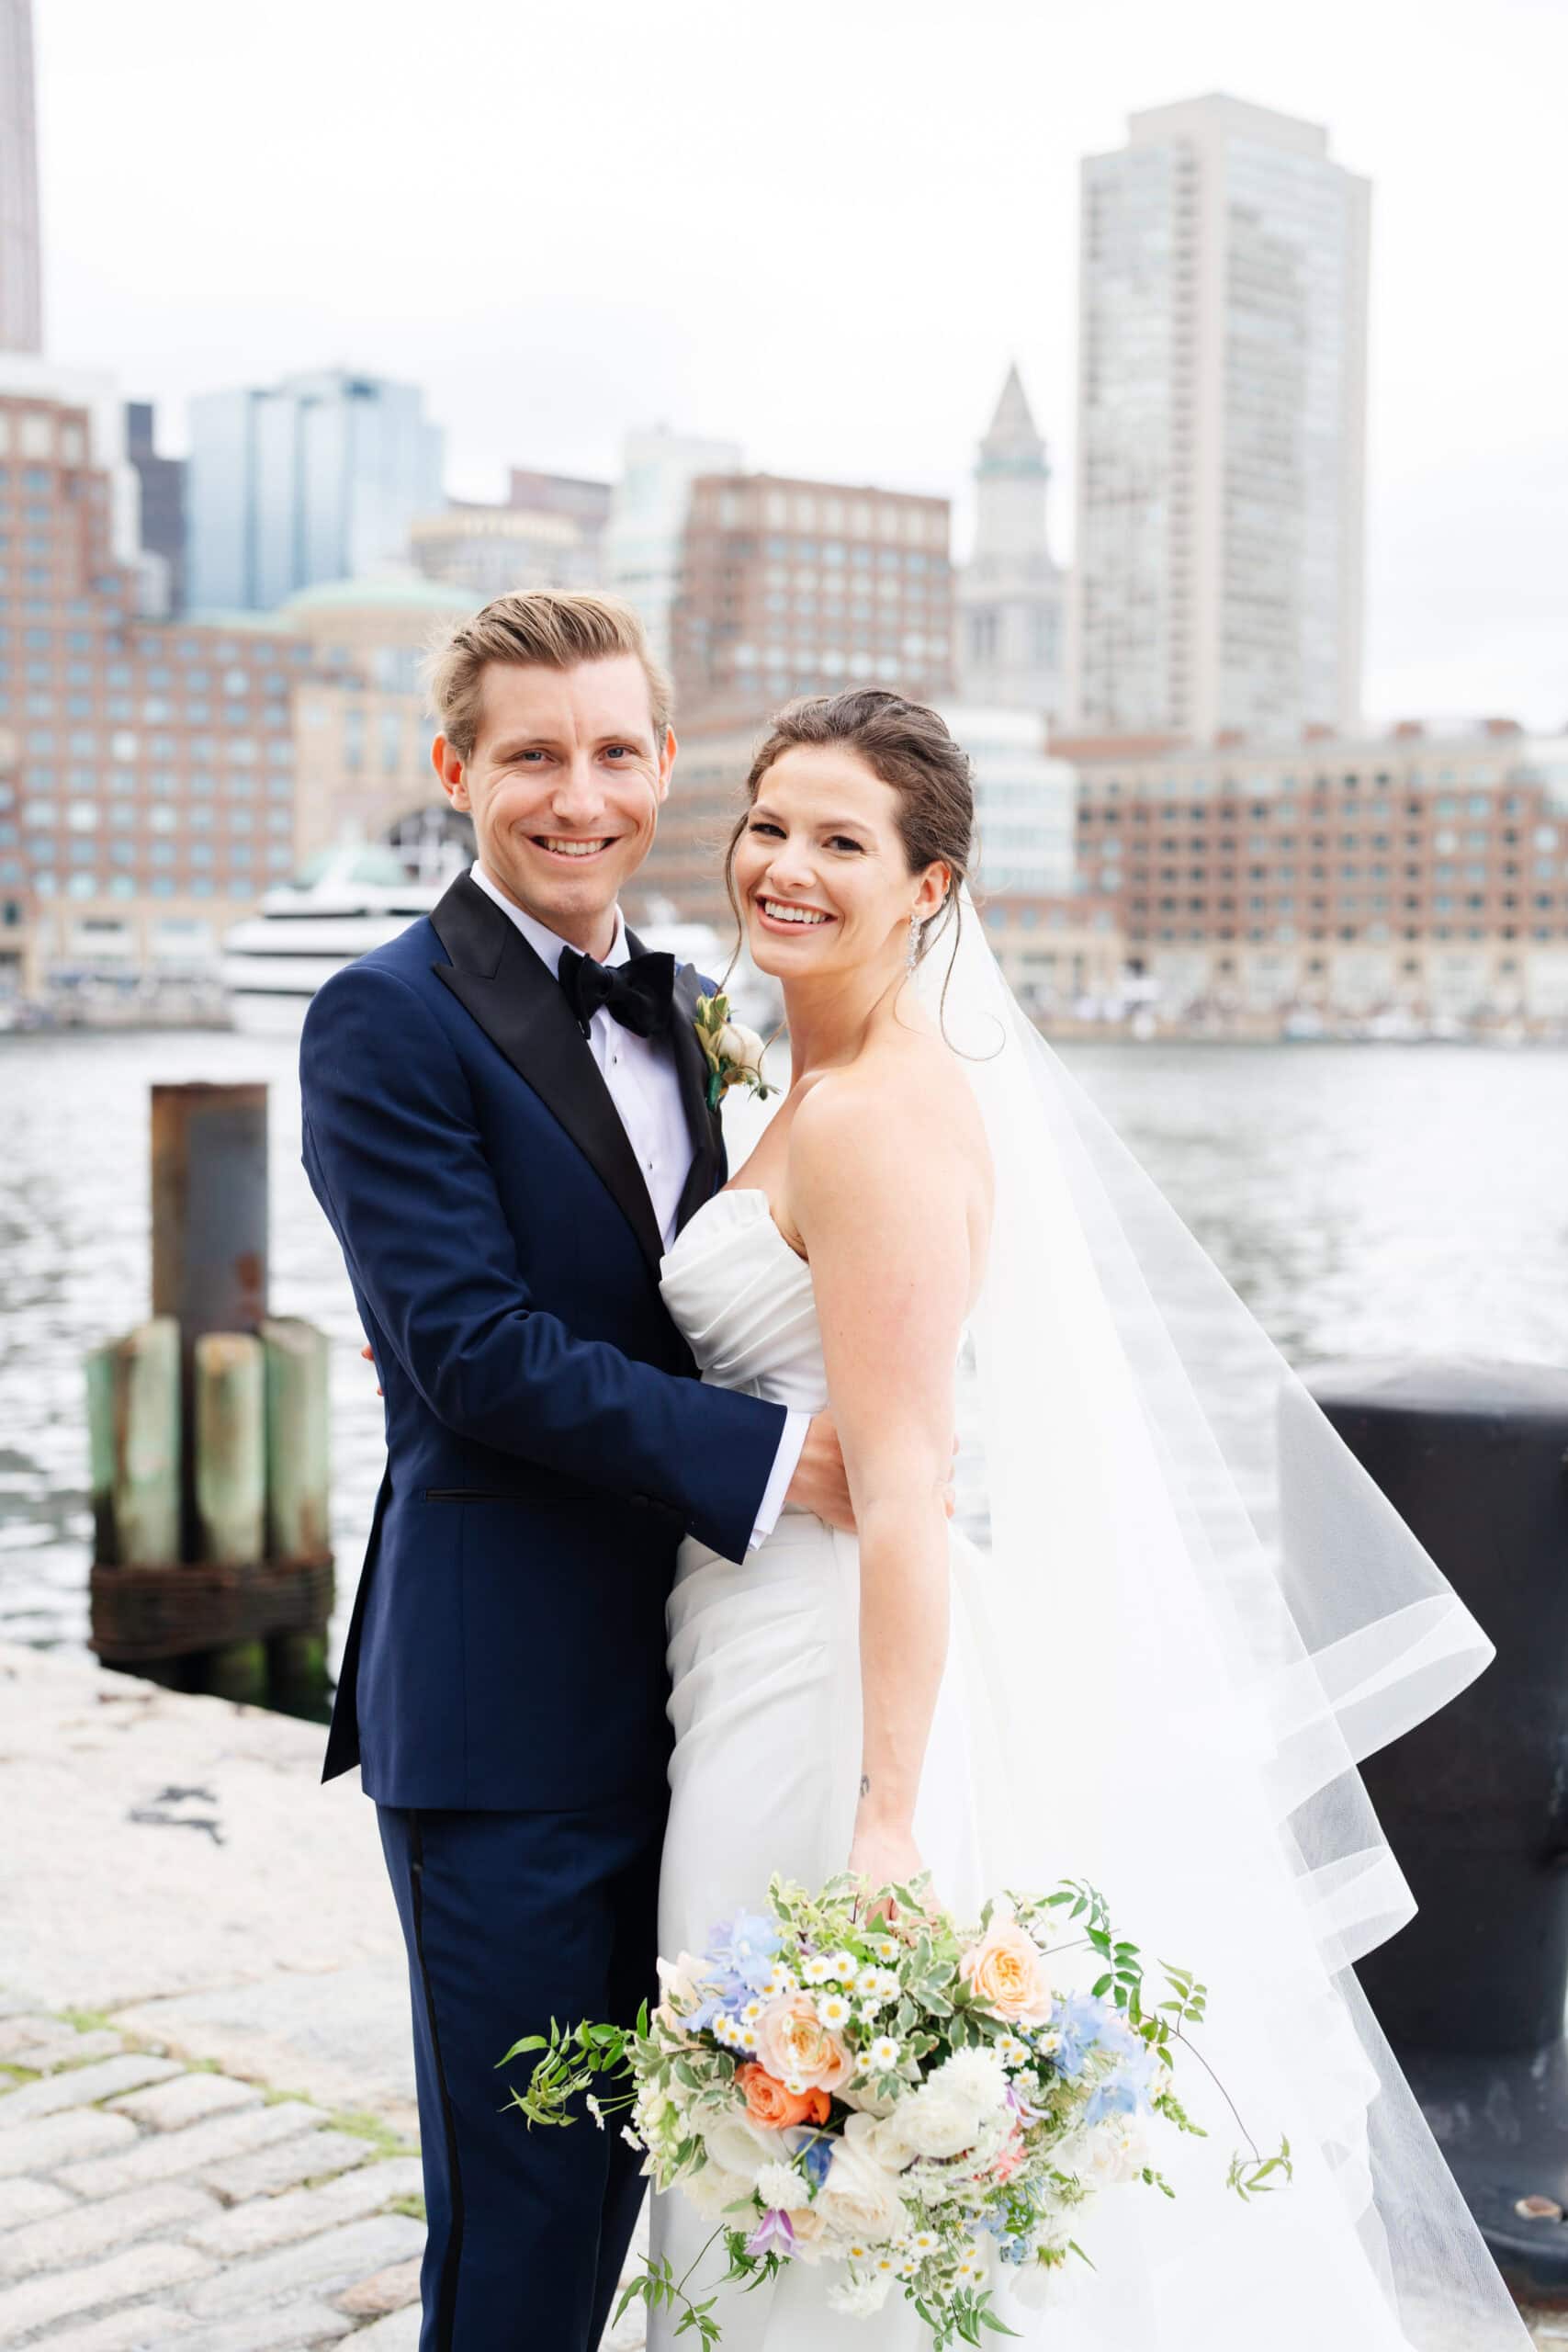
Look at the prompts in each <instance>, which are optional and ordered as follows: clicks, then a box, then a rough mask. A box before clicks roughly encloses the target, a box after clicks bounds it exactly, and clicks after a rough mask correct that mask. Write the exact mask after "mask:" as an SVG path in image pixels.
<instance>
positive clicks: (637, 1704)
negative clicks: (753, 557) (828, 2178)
mask: <svg viewBox="0 0 1568 2352" xmlns="http://www.w3.org/2000/svg"><path fill="white" fill-rule="evenodd" d="M433 695H434V704H435V707H436V711H437V715H438V718H439V722H440V727H441V732H440V734H439V735H438V736H437V737H436V739H435V743H434V763H435V767H436V771H437V773H438V775H440V777H441V781H442V784H443V786H444V787H445V789H446V794H447V797H448V798H449V799H450V800H451V802H452V804H453V806H454V807H455V808H457V809H467V810H468V811H470V812H471V814H472V817H473V821H474V830H475V834H476V837H477V841H478V848H479V854H478V859H477V862H476V863H475V865H474V866H473V868H472V871H471V872H470V873H468V874H467V875H465V876H462V877H461V878H460V879H459V880H458V881H457V882H455V883H454V884H453V885H452V887H451V888H450V889H449V890H448V891H447V893H446V897H445V898H444V899H442V901H441V903H440V905H439V906H438V907H437V908H436V910H435V911H434V914H433V915H432V916H431V917H430V918H429V919H428V920H427V921H421V922H416V923H414V924H413V925H412V927H411V928H410V929H409V930H407V931H405V932H404V933H402V934H401V936H400V937H399V938H397V939H395V940H393V941H392V942H391V943H390V944H389V945H387V946H385V947H379V948H377V949H376V950H375V951H374V952H373V953H372V954H370V955H368V956H363V957H362V958H361V959H360V960H359V961H358V962H357V963H355V964H353V965H351V966H349V967H347V968H346V969H345V970H344V971H342V972H340V973H338V974H337V975H335V976H334V978H332V979H330V980H329V981H328V982H327V983H326V985H325V987H324V988H323V989H321V992H320V993H319V995H318V996H317V997H316V998H315V1000H314V1001H313V1002H312V1004H311V1006H310V1013H309V1016H308V1018H307V1020H306V1023H305V1031H304V1037H303V1042H302V1046H301V1051H300V1080H301V1085H302V1089H303V1094H304V1159H305V1166H306V1169H307V1170H308V1172H309V1174H310V1182H311V1184H312V1186H313V1188H314V1190H315V1193H316V1196H317V1198H318V1200H319V1201H320V1202H321V1206H322V1208H323V1209H324V1210H325V1212H326V1214H327V1216H328V1217H329V1218H330V1220H331V1222H332V1225H333V1229H334V1231H335V1232H336V1234H337V1237H338V1239H339V1240H340V1242H341V1243H342V1245H343V1250H344V1257H345V1259H346V1260H347V1262H348V1271H349V1276H350V1279H351V1281H352V1283H353V1285H354V1293H355V1300H356V1303H357V1305H358V1308H359V1313H360V1316H361V1318H362V1320H363V1323H364V1327H365V1330H366V1334H367V1338H368V1340H369V1341H370V1344H371V1349H372V1351H373V1353H374V1357H375V1362H376V1366H377V1371H378V1375H379V1378H380V1382H381V1386H382V1388H383V1390H384V1392H385V1396H386V1419H387V1451H388V1463H387V1474H386V1476H385V1478H384V1479H383V1481H382V1484H381V1491H380V1493H379V1495H378V1498H377V1503H376V1512H375V1518H374V1521H373V1523H372V1527H371V1532H370V1542H369V1548H368V1551H367V1555H366V1561H365V1567H364V1571H363V1574H362V1576H361V1578H360V1584H359V1590H358V1595H357V1597H356V1599H355V1608H354V1616H353V1621H352V1623H351V1624H350V1626H349V1632H348V1639H347V1645H346V1647H345V1650H344V1661H343V1670H342V1676H341V1679H340V1682H339V1687H338V1694H337V1703H336V1707H335V1710H334V1713H333V1724H332V1731H331V1734H330V1736H329V1739H328V1744H327V1758H326V1769H325V1772H324V1775H323V1777H324V1778H325V1779H329V1780H330V1779H332V1778H333V1775H334V1774H336V1773H339V1772H344V1771H347V1770H349V1768H350V1767H351V1766H352V1765H353V1764H355V1762H357V1763H358V1764H359V1766H360V1770H361V1777H362V1781H363V1784H364V1787H365V1790H366V1792H367V1795H369V1796H370V1797H372V1798H374V1800H375V1802H376V1805H377V1808H378V1821H379V1826H380V1832H381V1841H382V1845H383V1848H384V1849H385V1853H386V1858H387V1867H388V1870H389V1872H390V1874H391V1881H392V1887H393V1891H394V1893H395V1894H396V1897H397V1904H398V1910H399V1914H400V1917H401V1920H402V1927H403V1935H404V1939H405V1940H406V1942H407V1945H408V1952H409V1975H410V1984H411V1989H412V1999H413V2030H414V2054H415V2067H416V2073H417V2078H418V2087H419V2112H420V2127H421V2138H422V2142H423V2161H424V2178H425V2202H426V2209H427V2212H428V2217H429V2242H428V2246H427V2250H426V2254H425V2258H424V2267H423V2279H422V2286H423V2306H424V2312H423V2330H422V2333H421V2335H420V2347H421V2352H592V2346H594V2345H595V2344H596V2343H597V2342H598V2339H599V2335H600V2331H601V2329H602V2328H603V2326H604V2320H605V2315H606V2312H607V2311H608V2309H609V2306H610V2301H611V2298H612V2296H613V2293H614V2290H615V2281H616V2278H617V2275H618V2273H619V2270H620V2267H621V2264H622V2261H623V2258H624V2256H625V2254H626V2245H627V2242H628V2240H629V2238H630V2234H631V2230H632V2224H633V2221H634V2219H635V2216H636V2212H637V2203H638V2200H639V2199H640V2196H641V2190H642V2182H641V2178H640V2176H639V2173H638V2170H637V2165H638V2159H637V2155H636V2154H634V2152H633V2151H632V2150H631V2149H630V2148H628V2147H627V2146H626V2144H625V2143H624V2142H623V2141H622V2140H621V2138H620V2136H619V2133H618V2132H617V2131H613V2130H611V2131H597V2130H595V2128H594V2127H593V2125H592V2123H590V2122H588V2121H586V2120H581V2121H579V2122H578V2123H577V2124H576V2125H575V2126H574V2127H573V2128H571V2129H570V2130H568V2131H549V2132H533V2133H531V2132H530V2131H528V2129H527V2127H526V2126H525V2123H524V2121H523V2119H522V2117H521V2116H520V2115H518V2114H517V2113H515V2112H514V2111H512V2112H509V2111H507V2109H505V2106H504V2101H505V2098H506V2094H507V2077H506V2076H505V2075H503V2074H501V2073H498V2072H497V2061H498V2060H499V2059H500V2057H501V2055H502V2052H503V2051H505V2050H507V2049H509V2048H510V2047H511V2045H512V2043H513V2041H515V2040H516V2039H517V2038H518V2037H519V2036H520V2035H522V2034H525V2033H531V2032H538V2031H544V2030H547V2029H548V2025H549V2021H550V2019H551V2018H559V2019H560V2020H561V2021H562V2022H563V2023H564V2022H571V2021H575V2020H576V2019H577V2018H583V2017H587V2018H613V2019H617V2020H628V2019H630V2018H632V2017H634V2016H635V2015H636V2012H637V2005H638V2003H639V2002H640V2001H641V2000H642V1999H643V1998H644V1996H646V1995H649V1993H650V1992H651V1991H652V1990H653V1977H654V1967H653V1962H654V1953H655V1930H656V1902H657V1890H658V1871H659V1855H660V1837H661V1834H662V1829H663V1824H664V1815H665V1805H666V1798H667V1787H666V1781H665V1768H666V1762H667V1758H668V1752H669V1729H668V1724H667V1721H666V1717H665V1699H666V1695H667V1684H666V1679H665V1666H664V1603H665V1597H666V1594H667V1591H668V1589H669V1585H670V1580H671V1574H672V1571H673V1567H674V1561H675V1553H676V1548H677V1546H678V1544H679V1543H680V1541H681V1538H682V1535H683V1534H686V1533H688V1532H690V1533H691V1534H693V1535H694V1536H696V1537H698V1538H699V1539H700V1541H701V1542H703V1543H704V1544H709V1545H711V1546H712V1547H713V1548H714V1550H716V1552H718V1553H719V1554H720V1555H722V1556H723V1557H725V1558H726V1559H730V1560H739V1559H741V1558H743V1557H744V1555H745V1554H746V1552H747V1550H748V1548H749V1547H750V1546H751V1545H752V1544H756V1543H760V1542H761V1541H762V1540H763V1539H764V1537H765V1536H766V1535H767V1534H769V1533H770V1532H772V1528H773V1521H774V1520H775V1518H776V1516H777V1514H778V1512H779V1510H780V1509H781V1508H782V1506H783V1505H784V1501H785V1500H786V1499H788V1500H789V1501H790V1502H792V1503H794V1504H796V1505H798V1506H800V1507H801V1508H803V1509H805V1510H811V1511H815V1512H817V1513H818V1515H820V1516H821V1517H823V1518H825V1519H828V1520H830V1521H834V1522H835V1523H837V1524H839V1525H840V1526H847V1525H849V1524H850V1523H851V1514H850V1508H849V1499H848V1492H847V1488H846V1486H845V1482H844V1476H843V1467H842V1464H841V1462H840V1457H839V1453H838V1447H837V1442H836V1441H835V1438H834V1435H833V1431H832V1426H831V1423H830V1421H829V1420H828V1419H827V1418H826V1417H822V1418H820V1419H817V1420H813V1421H811V1422H810V1423H809V1425H807V1419H806V1417H805V1416H803V1415H798V1414H786V1413H785V1412H784V1409H783V1408H781V1407H779V1406H776V1405H771V1404H765V1403H763V1402H761V1400H760V1399H759V1398H756V1397H745V1396H739V1395H736V1394H732V1393H731V1392H729V1391H728V1390H725V1389H721V1388H712V1387H704V1386H702V1385H700V1384H699V1383H698V1382H697V1381H696V1380H695V1379H694V1377H693V1372H694V1366H693V1363H692V1361H691V1358H690V1356H689V1354H688V1352H687V1351H686V1348H685V1346H684V1344H683V1342H682V1340H681V1338H680V1337H679V1335H678V1334H677V1332H676V1330H675V1329H674V1327H673V1325H672V1324H671V1321H670V1319H669V1317H667V1315H666V1314H665V1312H664V1308H663V1306H662V1303H661V1301H660V1293H659V1287H658V1273H659V1261H660V1254H661V1252H662V1251H663V1250H666V1249H667V1248H668V1247H669V1245H670V1243H671V1241H672V1239H673V1238H674V1236H675V1234H676V1232H677V1231H678V1229H679V1227H680V1226H681V1225H682V1222H683V1220H684V1219H685V1218H686V1217H688V1216H691V1215H692V1213H693V1211H694V1209H696V1208H697V1207H698V1206H699V1204H701V1203H702V1202H703V1201H705V1199H707V1197H708V1195H709V1194H710V1193H713V1192H714V1191H715V1190H716V1188H717V1186H718V1185H719V1184H720V1183H722V1182H723V1181H724V1176H725V1161H724V1144H723V1139H722V1136H721V1134H720V1129H719V1122H718V1119H717V1117H716V1114H712V1113H710V1112H709V1110H708V1108H707V1105H706V1100H705V1062H704V1059H703V1056H702V1051H701V1047H700V1046H699V1044H698V1040H697V1036H696V1033H695V1030H694V1026H693V1013H694V998H695V995H696V993H697V989H698V987H699V985H700V984H699V982H698V979H697V977H696V975H695V974H694V972H692V971H691V970H690V969H689V968H682V969H679V970H677V969H675V967H674V966H673V963H672V959H671V957H669V956H647V955H644V954H643V953H642V952H641V950H640V949H639V947H638V944H637V941H636V940H635V939H634V938H633V937H632V936H631V934H630V933H627V931H626V926H625V924H624V922H622V920H621V917H620V913H619V910H618V906H617V899H618V895H619V893H620V891H621V889H622V888H624V886H625V885H626V883H627V882H628V881H629V880H630V879H631V877H632V876H633V875H634V874H635V873H636V872H637V868H638V866H639V865H641V864H642V861H643V859H644V857H645V856H646V855H647V854H648V851H649V847H650V845H651V843H652V841H653V836H654V830H655V827H656V825H657V823H658V820H659V811H660V805H661V803H662V802H663V800H664V798H665V796H666V794H667V793H668V791H669V787H670V773H671V764H672V763H673V760H674V757H675V738H674V736H673V734H672V733H671V728H670V716H669V692H668V688H667V686H666V684H665V681H664V679H663V678H662V676H661V675H660V671H659V669H658V667H657V665H656V664H655V663H654V662H653V661H652V659H651V658H650V656H649V650H648V648H647V646H646V644H645V642H644V639H643V635H642V629H641V627H640V624H639V623H638V621H637V618H636V616H635V615H634V614H632V613H631V612H630V611H629V610H627V609H626V608H625V607H624V606H622V605H616V604H615V603H613V602H610V601H609V600H606V599H604V598H601V597H598V596H592V595H555V594H531V595H510V596H502V597H500V598H498V599H497V600H496V602H495V603H493V604H491V605H487V606H486V607H485V608H484V610H483V611H482V612H480V613H479V614H478V615H476V616H475V617H474V618H473V619H472V620H470V621H468V622H467V623H466V624H465V625H464V627H462V628H460V629H458V630H457V633H456V635H455V636H454V637H453V639H451V641H450V643H449V644H448V645H447V646H446V649H445V650H444V652H443V653H442V654H441V656H440V658H439V660H438V662H437V663H436V666H435V671H434V681H433ZM737 1798H738V1801H739V1802H744V1792H740V1791H738V1792H737Z"/></svg>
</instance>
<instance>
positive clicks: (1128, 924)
mask: <svg viewBox="0 0 1568 2352" xmlns="http://www.w3.org/2000/svg"><path fill="white" fill-rule="evenodd" d="M1052 749H1053V751H1054V752H1055V753H1056V754H1057V756H1058V757H1059V758H1062V759H1066V760H1067V761H1069V762H1070V763H1072V766H1073V768H1074V770H1075V772H1076V774H1077V878H1078V882H1079V885H1080V887H1081V888H1083V889H1085V890H1086V891H1089V892H1092V893H1095V894H1098V895H1100V896H1102V897H1104V898H1107V899H1112V900H1113V901H1114V902H1115V904H1116V906H1117V908H1118V910H1119V913H1120V921H1121V928H1122V933H1123V935H1124V941H1125V954H1126V957H1127V961H1128V964H1129V967H1131V969H1132V971H1133V973H1134V975H1138V976H1142V977H1144V978H1147V979H1149V980H1152V981H1153V982H1154V983H1155V986H1156V990H1157V999H1156V1001H1157V1002H1158V1004H1159V1005H1160V1006H1161V1007H1162V1008H1163V1009H1164V1010H1166V1011H1168V1012H1172V1013H1175V1014H1178V1015H1180V1014H1192V1013H1198V1014H1201V1015H1208V1016H1211V1017H1212V1016H1216V1015H1218V1016H1224V1015H1226V1014H1232V1015H1243V1016H1245V1015H1248V1014H1251V1015H1258V1016H1268V1015H1278V1014H1280V1013H1282V1012H1290V1011H1292V1010H1315V1011H1320V1012H1324V1013H1325V1014H1334V1013H1344V1014H1351V1015H1358V1014H1359V1015H1368V1014H1375V1013H1377V1012H1394V1011H1404V1012H1410V1013H1413V1014H1415V1015H1416V1016H1418V1017H1422V1018H1427V1019H1432V1018H1448V1019H1455V1020H1461V1021H1471V1020H1476V1019H1485V1018H1488V1017H1492V1018H1496V1019H1500V1020H1515V1019H1519V1020H1524V1021H1526V1022H1540V1023H1547V1024H1551V1025H1558V1024H1561V1023H1563V1022H1564V1021H1565V1020H1568V736H1565V735H1562V734H1559V735H1551V736H1540V735H1530V734H1528V733H1527V732H1526V731H1525V730H1524V729H1522V728H1520V727H1519V726H1517V724H1516V723H1515V722H1514V721H1513V720H1511V719H1501V718H1499V719H1490V720H1484V721H1480V722H1477V723H1475V724H1473V725H1471V726H1468V727H1458V728H1452V729H1448V728H1439V727H1437V726H1428V725H1425V724H1423V723H1422V722H1420V721H1416V720H1411V721H1406V722H1404V724H1402V725H1399V726H1396V727H1393V728H1392V729H1388V730H1386V731H1384V732H1382V733H1377V732H1371V731H1366V732H1359V733H1356V734H1349V733H1343V734H1342V733H1337V732H1334V731H1331V730H1329V729H1306V730H1305V731H1304V733H1303V737H1302V739H1301V740H1300V741H1297V742H1296V743H1294V744H1281V743H1280V742H1278V741H1271V742H1268V743H1257V744H1248V743H1247V742H1245V741H1230V742H1222V743H1219V744H1216V745H1213V746H1211V747H1210V748H1208V749H1197V748H1192V747H1188V746H1183V745H1179V744H1173V743H1169V742H1161V741H1158V740H1156V739H1149V738H1145V739H1142V740H1139V739H1136V738H1125V737H1123V738H1122V739H1120V740H1116V739H1108V738H1103V737H1102V738H1092V737H1091V738H1077V739H1058V740H1056V741H1054V743H1053V745H1052Z"/></svg>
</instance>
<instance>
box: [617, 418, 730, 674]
mask: <svg viewBox="0 0 1568 2352" xmlns="http://www.w3.org/2000/svg"><path fill="white" fill-rule="evenodd" d="M740 462H741V460H740V450H739V445H738V444H737V443H735V442H733V441H714V440H705V439H701V438H699V437H698V436H697V435H693V434H685V433H671V432H667V431H666V430H665V429H664V428H663V427H662V426H660V428H659V429H658V430H657V431H654V432H648V433H631V434H628V435H627V436H626V447H625V449H624V451H623V453H622V462H621V473H620V479H619V480H618V481H617V482H616V483H615V490H614V492H613V494H612V497H611V502H610V515H609V520H608V522H607V524H606V526H605V530H604V583H605V585H606V586H607V587H608V588H610V589H611V590H613V592H614V593H615V594H616V595H617V596H623V597H625V599H626V603H627V604H628V605H635V606H636V607H637V612H638V613H639V614H640V616H641V618H642V625H643V628H644V629H645V630H646V631H647V634H648V641H649V647H650V648H651V649H652V651H653V655H654V658H655V660H656V661H659V662H662V663H663V664H664V666H665V668H666V669H668V668H669V667H670V664H671V661H672V660H673V658H674V637H673V614H674V606H675V598H676V594H677V591H678V589H679V587H680V584H681V560H682V546H683V544H684V539H685V531H686V516H687V511H688V509H689V507H690V505H691V498H692V484H693V483H694V481H696V480H697V478H698V476H699V475H702V474H730V473H734V472H736V471H738V470H739V466H740Z"/></svg>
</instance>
